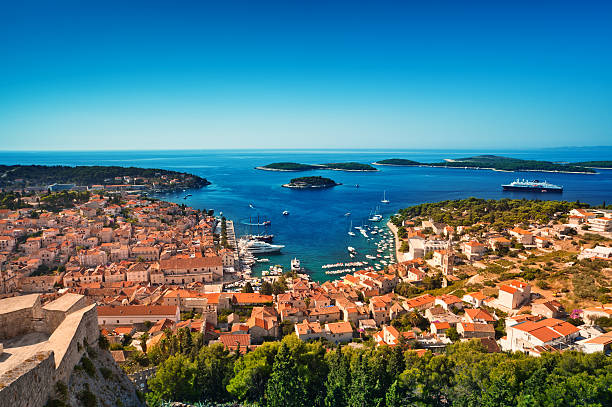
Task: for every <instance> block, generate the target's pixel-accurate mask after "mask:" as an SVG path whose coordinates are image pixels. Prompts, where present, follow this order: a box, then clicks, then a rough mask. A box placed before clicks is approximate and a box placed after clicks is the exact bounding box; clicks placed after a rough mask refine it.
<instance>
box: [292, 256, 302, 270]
mask: <svg viewBox="0 0 612 407" xmlns="http://www.w3.org/2000/svg"><path fill="white" fill-rule="evenodd" d="M302 270H303V269H302V266H301V265H300V261H299V260H298V258H297V257H294V258H293V260H291V271H294V272H296V273H299V272H300V271H302Z"/></svg>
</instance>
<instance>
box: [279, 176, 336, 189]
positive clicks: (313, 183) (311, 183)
mask: <svg viewBox="0 0 612 407" xmlns="http://www.w3.org/2000/svg"><path fill="white" fill-rule="evenodd" d="M336 185H341V184H339V183H337V182H336V181H334V180H333V179H330V178H325V177H300V178H293V179H292V180H291V181H290V182H289V183H288V184H284V185H283V187H285V188H295V189H313V188H331V187H335V186H336Z"/></svg>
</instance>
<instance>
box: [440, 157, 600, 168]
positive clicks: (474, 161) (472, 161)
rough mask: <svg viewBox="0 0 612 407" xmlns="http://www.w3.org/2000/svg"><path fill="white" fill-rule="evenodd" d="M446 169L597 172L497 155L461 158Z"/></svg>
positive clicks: (567, 165) (448, 164) (572, 166)
mask: <svg viewBox="0 0 612 407" xmlns="http://www.w3.org/2000/svg"><path fill="white" fill-rule="evenodd" d="M440 165H443V166H445V167H478V168H495V169H496V170H505V171H522V170H536V171H562V172H595V171H594V170H592V169H591V168H585V167H581V166H577V165H571V164H556V163H553V162H550V161H537V160H521V159H519V158H510V157H500V156H497V155H478V156H475V157H467V158H460V159H458V160H455V161H450V162H445V163H443V164H440Z"/></svg>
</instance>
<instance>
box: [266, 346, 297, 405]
mask: <svg viewBox="0 0 612 407" xmlns="http://www.w3.org/2000/svg"><path fill="white" fill-rule="evenodd" d="M264 397H265V400H266V405H267V406H268V407H302V406H306V404H305V403H306V400H305V398H306V392H305V390H304V382H303V381H302V378H301V376H300V374H299V371H298V366H297V363H296V361H295V359H294V358H293V356H292V355H291V352H290V351H289V347H288V346H287V345H286V344H285V343H283V344H282V345H281V347H280V349H279V351H278V353H277V354H276V357H275V358H274V365H273V366H272V374H271V375H270V379H269V380H268V384H267V386H266V391H265V395H264Z"/></svg>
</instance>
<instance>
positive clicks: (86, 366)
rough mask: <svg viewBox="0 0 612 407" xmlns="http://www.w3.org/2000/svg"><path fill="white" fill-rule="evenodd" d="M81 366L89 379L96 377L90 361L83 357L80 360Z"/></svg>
mask: <svg viewBox="0 0 612 407" xmlns="http://www.w3.org/2000/svg"><path fill="white" fill-rule="evenodd" d="M81 365H82V366H83V370H85V372H86V373H87V374H88V375H89V376H90V377H96V367H95V366H94V364H93V362H92V361H91V359H89V358H88V357H87V356H85V355H83V357H82V358H81Z"/></svg>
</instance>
